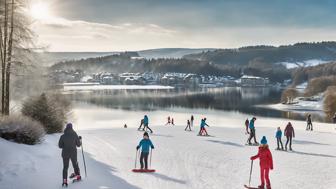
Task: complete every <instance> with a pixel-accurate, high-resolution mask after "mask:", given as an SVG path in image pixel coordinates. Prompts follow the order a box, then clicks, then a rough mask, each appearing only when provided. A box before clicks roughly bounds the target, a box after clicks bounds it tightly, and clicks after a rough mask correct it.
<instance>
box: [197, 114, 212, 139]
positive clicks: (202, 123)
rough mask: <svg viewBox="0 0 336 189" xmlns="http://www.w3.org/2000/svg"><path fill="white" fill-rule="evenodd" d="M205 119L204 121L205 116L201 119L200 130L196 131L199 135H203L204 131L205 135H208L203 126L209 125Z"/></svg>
mask: <svg viewBox="0 0 336 189" xmlns="http://www.w3.org/2000/svg"><path fill="white" fill-rule="evenodd" d="M205 121H206V118H204V119H202V120H201V126H200V131H199V133H198V135H200V136H203V133H204V132H205V136H209V134H208V132H207V130H206V129H205V126H208V127H210V126H209V125H208V124H207V123H206V122H205Z"/></svg>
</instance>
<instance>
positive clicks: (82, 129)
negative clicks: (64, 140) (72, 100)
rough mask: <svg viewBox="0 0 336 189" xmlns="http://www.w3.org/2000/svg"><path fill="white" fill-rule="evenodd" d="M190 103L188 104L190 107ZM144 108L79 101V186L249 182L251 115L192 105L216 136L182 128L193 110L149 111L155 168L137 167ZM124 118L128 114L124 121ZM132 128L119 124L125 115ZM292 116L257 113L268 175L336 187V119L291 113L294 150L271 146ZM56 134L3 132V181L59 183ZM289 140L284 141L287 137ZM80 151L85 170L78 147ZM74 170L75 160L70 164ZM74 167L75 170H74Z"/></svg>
mask: <svg viewBox="0 0 336 189" xmlns="http://www.w3.org/2000/svg"><path fill="white" fill-rule="evenodd" d="M189 111H190V110H189ZM143 113H144V112H141V111H139V112H135V111H133V112H129V113H127V111H124V110H112V109H105V108H99V109H98V108H97V109H96V111H94V109H92V108H90V107H89V106H88V105H87V106H81V107H79V106H76V108H75V110H74V115H75V117H76V119H75V121H74V127H75V129H76V130H77V132H78V134H79V135H81V136H83V145H84V150H85V156H86V164H87V166H88V168H87V170H88V177H87V178H84V180H83V181H82V182H79V183H75V184H70V186H69V188H73V189H76V188H78V189H79V188H80V189H96V188H97V189H107V188H117V189H139V188H146V189H158V188H160V189H175V188H176V189H185V188H192V189H204V188H209V189H210V188H211V189H223V188H230V189H241V188H243V185H244V184H247V183H248V177H249V168H250V160H249V157H250V156H252V155H255V154H256V152H257V147H251V146H245V145H244V143H245V142H246V138H247V136H246V135H245V134H244V126H243V123H244V121H245V119H246V118H247V117H251V115H245V114H238V113H233V112H224V113H223V112H220V111H209V112H207V114H206V115H204V114H202V111H201V110H195V112H194V115H195V119H196V123H195V125H196V126H197V127H195V128H194V129H196V130H197V129H198V128H199V127H198V125H199V121H200V118H201V117H204V116H206V117H207V120H208V124H209V125H210V126H211V127H210V128H207V129H208V131H209V133H210V134H211V135H214V137H198V136H196V134H197V132H196V131H192V132H186V131H184V127H185V122H186V119H187V118H189V116H190V112H188V111H186V110H183V109H181V110H179V111H174V112H172V111H170V110H162V111H157V112H150V113H148V115H149V118H150V121H151V122H150V123H151V125H153V126H152V129H153V130H154V134H152V135H151V140H152V141H153V143H154V145H155V149H154V151H153V156H152V168H155V169H156V170H157V172H156V173H149V174H139V173H132V172H131V169H133V168H134V159H135V153H136V150H135V147H136V145H137V144H138V142H139V140H140V139H141V136H142V132H139V131H137V130H136V129H135V128H136V127H137V126H138V123H139V120H140V119H141V117H142V115H143ZM166 115H171V116H174V119H175V122H176V123H177V126H163V124H164V123H165V121H166V120H165V119H166ZM126 119H127V121H125V120H126ZM123 121H124V122H123ZM125 122H126V123H127V124H128V128H127V129H124V128H122V126H123V123H125ZM287 122H288V120H285V119H275V118H265V117H257V121H256V127H257V137H258V139H260V138H261V136H262V135H265V136H267V138H268V143H269V145H270V149H271V151H272V153H273V158H274V168H275V169H274V170H273V171H271V174H270V177H271V182H272V186H273V188H276V189H288V188H305V189H316V188H321V189H323V188H325V189H327V188H328V189H329V188H336V177H335V176H334V173H335V171H336V166H334V162H335V158H336V141H335V140H334V138H335V131H334V127H333V125H331V124H326V123H314V129H315V131H314V132H307V131H305V130H304V128H305V122H302V121H291V122H292V124H293V125H294V128H295V129H296V138H295V139H294V144H293V149H294V150H295V151H293V152H281V151H275V150H273V149H274V148H275V147H276V146H275V145H276V142H275V139H274V135H275V128H276V127H278V126H281V127H282V129H284V126H285V125H286V124H287ZM58 138H59V134H55V135H48V136H46V137H45V141H44V142H43V143H42V144H39V145H35V146H28V145H22V144H15V143H12V142H9V141H5V140H3V139H0V149H1V152H2V153H1V156H0V186H1V189H12V188H13V189H14V188H15V189H16V188H27V189H39V188H48V189H53V188H60V185H61V172H62V162H61V156H60V153H61V152H60V150H59V149H58V148H57V142H58ZM283 142H284V141H283ZM78 158H79V164H80V168H81V172H82V175H83V176H84V169H83V163H82V157H81V151H80V149H78ZM70 170H72V168H70ZM69 172H70V171H69ZM257 184H259V170H258V163H257V162H256V163H255V164H254V169H253V175H252V185H253V186H257Z"/></svg>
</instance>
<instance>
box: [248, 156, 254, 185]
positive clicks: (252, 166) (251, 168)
mask: <svg viewBox="0 0 336 189" xmlns="http://www.w3.org/2000/svg"><path fill="white" fill-rule="evenodd" d="M252 168H253V160H251V169H250V179H249V187H250V186H251V176H252Z"/></svg>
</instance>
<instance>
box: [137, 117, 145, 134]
mask: <svg viewBox="0 0 336 189" xmlns="http://www.w3.org/2000/svg"><path fill="white" fill-rule="evenodd" d="M142 126H144V119H141V122H140V126H139V128H138V130H139V131H140V130H141V127H142ZM142 130H143V131H144V130H145V126H144V128H143V129H142Z"/></svg>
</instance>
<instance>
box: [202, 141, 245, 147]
mask: <svg viewBox="0 0 336 189" xmlns="http://www.w3.org/2000/svg"><path fill="white" fill-rule="evenodd" d="M207 141H208V142H213V143H218V144H223V145H229V146H235V147H244V146H243V145H241V144H237V143H233V142H225V141H220V140H207Z"/></svg>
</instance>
